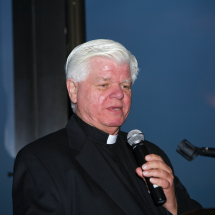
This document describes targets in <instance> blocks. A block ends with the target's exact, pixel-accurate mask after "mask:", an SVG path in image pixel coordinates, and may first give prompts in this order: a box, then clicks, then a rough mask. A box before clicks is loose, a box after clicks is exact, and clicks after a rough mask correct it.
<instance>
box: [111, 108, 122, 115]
mask: <svg viewBox="0 0 215 215" xmlns="http://www.w3.org/2000/svg"><path fill="white" fill-rule="evenodd" d="M108 110H109V111H111V112H112V113H116V114H121V113H122V107H121V106H120V107H118V106H117V107H115V106H112V107H109V108H108Z"/></svg>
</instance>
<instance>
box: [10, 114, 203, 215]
mask: <svg viewBox="0 0 215 215" xmlns="http://www.w3.org/2000/svg"><path fill="white" fill-rule="evenodd" d="M126 136H127V134H126V133H124V132H119V137H118V138H120V140H121V141H122V142H123V143H125V144H127V141H126ZM146 144H147V148H148V150H149V153H154V154H159V155H160V156H161V157H162V158H163V159H164V161H165V162H166V163H167V165H169V166H170V167H171V168H172V165H171V163H170V161H169V159H168V157H167V156H166V154H165V153H164V152H163V151H162V150H161V149H160V148H159V147H157V146H156V145H154V144H152V143H150V142H146ZM126 153H128V155H129V156H130V157H132V159H134V158H133V155H132V151H131V150H130V148H129V147H127V151H126ZM110 163H111V161H108V160H105V159H104V158H103V157H102V156H101V154H100V152H99V151H98V149H97V148H96V147H95V146H94V144H93V143H92V140H91V139H90V138H89V137H88V136H87V135H86V134H85V132H84V131H83V130H82V129H81V128H80V127H79V125H78V124H77V123H76V121H75V119H74V117H71V119H70V121H69V123H68V124H67V126H66V128H64V129H62V130H59V131H57V132H55V133H52V134H50V135H47V136H45V137H43V138H41V139H39V140H37V141H35V142H33V143H31V144H28V145H27V146H25V147H24V148H23V149H22V150H20V152H19V153H18V155H17V157H16V160H15V165H14V180H13V211H14V215H24V214H34V215H36V214H38V215H43V214H51V215H63V214H64V215H73V214H77V215H82V214H84V215H97V214H98V215H103V214H108V215H111V214H117V215H118V214H127V215H131V214H132V215H133V214H134V215H135V214H147V215H150V214H156V215H159V214H166V210H165V209H164V208H163V207H156V206H154V204H153V201H152V199H151V197H150V195H149V194H148V192H147V189H146V187H145V185H144V186H142V188H141V189H142V190H143V193H144V196H143V199H141V200H140V201H136V200H135V198H134V197H133V194H132V193H131V192H129V190H128V189H126V185H127V186H129V185H128V182H127V181H126V180H125V179H124V177H123V174H122V175H121V176H120V173H119V172H118V173H117V174H115V172H116V171H115V170H116V168H117V166H116V164H114V163H111V165H110ZM133 164H135V161H134V162H133ZM135 168H136V167H135V166H134V171H135ZM137 177H138V176H137ZM138 180H142V179H138ZM174 183H175V190H176V197H177V201H178V207H179V209H178V212H179V214H180V213H183V212H185V211H189V210H191V209H194V208H201V206H200V205H199V204H198V203H197V202H196V201H194V200H192V199H190V197H189V195H188V193H187V191H186V189H185V188H184V186H183V185H182V184H181V183H180V181H179V179H178V178H177V177H175V182H174ZM142 201H143V203H142Z"/></svg>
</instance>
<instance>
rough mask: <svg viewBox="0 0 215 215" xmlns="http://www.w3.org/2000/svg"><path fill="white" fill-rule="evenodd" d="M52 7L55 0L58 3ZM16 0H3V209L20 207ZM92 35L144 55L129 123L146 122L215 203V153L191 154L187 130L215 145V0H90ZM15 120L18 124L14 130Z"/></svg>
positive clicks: (180, 169)
mask: <svg viewBox="0 0 215 215" xmlns="http://www.w3.org/2000/svg"><path fill="white" fill-rule="evenodd" d="M50 7H51V6H50ZM11 10H12V3H11V1H10V0H7V1H6V0H0V99H1V100H0V101H1V102H0V211H1V212H0V214H4V215H11V214H12V199H11V186H12V178H8V177H7V172H8V171H12V169H13V158H11V157H10V155H9V154H8V152H7V151H6V149H5V142H6V141H9V140H11V141H9V142H13V138H14V131H13V126H14V124H13V120H14V116H13V114H14V110H13V105H14V104H13V96H14V91H13V90H14V89H13V38H12V35H13V32H12V11H11ZM86 36H87V37H86V39H87V41H88V40H92V39H100V38H104V39H113V40H116V41H118V42H120V43H122V44H123V45H125V47H127V49H128V50H130V51H131V52H132V53H133V54H134V55H135V56H136V58H137V60H138V62H139V67H140V73H139V76H138V79H137V80H136V82H135V84H134V85H133V87H132V90H133V103H132V109H131V112H130V115H129V117H128V119H127V121H126V123H125V124H124V125H123V126H122V130H124V131H130V130H132V129H139V130H141V131H142V132H143V133H144V134H145V138H146V139H147V140H149V141H151V142H154V143H155V144H157V145H158V146H159V147H161V148H162V149H163V150H164V151H165V152H166V153H167V155H168V156H169V158H170V160H171V161H172V164H173V166H174V168H175V173H176V175H177V176H178V177H179V178H180V180H181V181H182V183H183V184H184V185H185V186H186V188H187V190H188V192H189V193H190V195H191V197H192V198H194V199H196V200H197V201H199V202H200V203H201V204H202V205H203V206H204V207H207V208H208V207H215V201H214V195H213V194H214V192H215V185H214V177H215V171H214V165H215V159H214V158H207V157H197V158H196V159H195V160H194V161H191V162H189V161H187V160H185V159H184V158H183V157H182V156H181V155H179V154H178V153H177V152H176V147H177V145H178V143H179V142H180V141H181V140H182V139H184V138H186V139H188V140H189V141H190V142H191V143H192V144H193V145H195V146H198V147H205V146H209V147H214V148H215V142H214V139H215V84H214V83H215V72H214V71H215V1H213V0H207V1H204V0H189V1H185V0H181V1H171V0H166V1H160V0H150V1H147V0H141V1H140V0H135V1H128V0H102V1H101V0H86ZM8 128H9V130H10V132H9V133H8Z"/></svg>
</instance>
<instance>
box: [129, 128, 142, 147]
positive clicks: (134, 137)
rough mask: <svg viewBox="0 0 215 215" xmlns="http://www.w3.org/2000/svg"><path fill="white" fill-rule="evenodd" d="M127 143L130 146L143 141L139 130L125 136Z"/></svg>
mask: <svg viewBox="0 0 215 215" xmlns="http://www.w3.org/2000/svg"><path fill="white" fill-rule="evenodd" d="M127 141H128V143H129V145H130V146H133V145H136V144H138V143H140V142H141V141H144V134H143V133H142V132H141V131H140V130H137V129H135V130H132V131H130V132H129V133H128V135H127Z"/></svg>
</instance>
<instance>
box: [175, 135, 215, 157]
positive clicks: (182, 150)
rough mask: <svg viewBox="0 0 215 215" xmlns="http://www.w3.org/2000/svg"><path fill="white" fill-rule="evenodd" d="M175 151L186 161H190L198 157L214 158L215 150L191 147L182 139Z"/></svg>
mask: <svg viewBox="0 0 215 215" xmlns="http://www.w3.org/2000/svg"><path fill="white" fill-rule="evenodd" d="M178 148H179V149H176V151H177V152H178V153H179V154H181V155H182V156H183V157H185V158H186V159H187V160H188V161H192V160H193V159H194V158H196V157H197V156H198V155H201V156H206V157H214V158H215V148H208V147H202V148H199V147H196V146H193V145H192V144H191V143H190V142H189V141H188V140H186V139H184V140H182V141H181V142H180V143H179V144H178Z"/></svg>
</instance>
